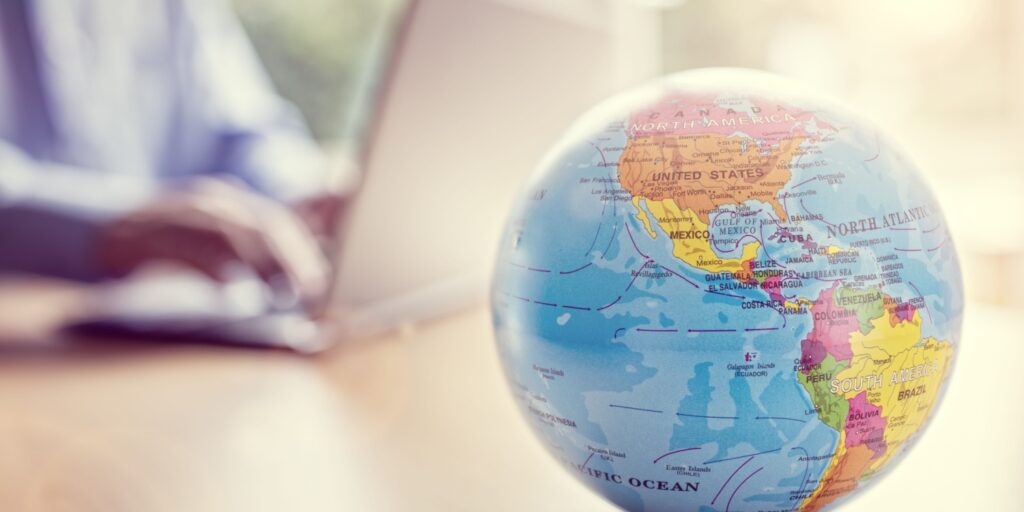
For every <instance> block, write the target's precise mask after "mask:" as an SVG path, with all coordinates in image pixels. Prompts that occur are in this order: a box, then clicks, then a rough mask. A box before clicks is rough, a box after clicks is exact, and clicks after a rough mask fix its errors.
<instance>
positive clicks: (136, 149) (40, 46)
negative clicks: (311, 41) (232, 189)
mask: <svg viewBox="0 0 1024 512" xmlns="http://www.w3.org/2000/svg"><path fill="white" fill-rule="evenodd" d="M325 171H326V168H325V166H324V163H323V159H322V157H321V154H320V152H319V151H318V149H317V147H316V146H315V144H314V143H313V142H312V141H311V139H310V138H309V136H308V134H307V132H306V129H305V127H304V125H303V123H302V120H301V117H300V116H299V115H298V114H297V112H296V111H295V110H294V109H293V108H292V107H291V106H290V105H289V104H287V103H286V102H285V101H283V100H282V99H281V98H280V97H278V96H277V95H276V94H275V93H274V91H273V87H272V86H271V84H270V83H269V81H268V79H267V76H266V75H265V73H264V71H263V69H262V68H261V66H260V64H259V61H258V59H257V57H256V55H255V53H254V52H253V50H252V47H251V45H250V44H249V41H248V39H247V38H246V36H245V34H244V32H243V30H242V28H241V26H240V25H239V23H238V20H237V19H236V18H235V17H234V16H233V14H232V13H231V11H230V8H229V7H228V6H227V5H226V4H225V3H224V2H223V1H222V0H145V1H142V0H140V1H131V2H107V1H101V0H2V1H0V271H17V272H32V273H42V274H48V275H53V276H58V277H65V278H71V279H80V280H93V279H97V278H100V277H102V276H101V275H100V274H99V271H98V268H97V265H96V261H95V258H94V254H96V248H95V244H96V239H97V234H98V232H99V229H100V227H101V226H102V225H103V224H104V223H105V222H107V221H108V220H109V219H111V218H112V217H115V216H117V215H120V214H123V213H125V212H127V211H129V210H131V209H133V208H136V207H138V206H140V205H141V204H143V203H145V202H146V201H147V200H149V199H150V198H152V196H153V195H154V194H155V193H157V192H158V191H159V190H160V189H161V188H163V187H166V186H168V185H169V184H170V183H173V182H174V181H180V180H182V179H183V178H186V177H188V176H195V175H200V174H220V173H223V174H230V175H233V176H235V177H237V178H238V179H241V180H243V181H244V182H246V183H248V184H249V185H250V186H252V187H253V188H254V189H256V190H258V191H260V192H262V193H264V194H267V195H269V196H271V197H274V198H277V199H280V200H282V201H292V200H296V199H300V198H302V197H305V196H308V195H311V194H313V193H315V192H317V191H319V190H322V187H323V186H324V185H325V181H326V175H325Z"/></svg>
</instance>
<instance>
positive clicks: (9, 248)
mask: <svg viewBox="0 0 1024 512" xmlns="http://www.w3.org/2000/svg"><path fill="white" fill-rule="evenodd" d="M155 193H156V186H155V184H154V183H153V182H152V181H150V180H149V179H146V178H144V177H139V176H125V175H115V174H111V173H103V172H101V171H96V170H91V169H79V168H73V167H69V166H63V165H58V164H50V163H45V162H39V161H37V160H35V159H32V158H30V157H29V156H27V155H25V154H24V153H23V152H22V151H20V150H19V149H17V148H15V147H14V146H12V145H10V144H8V143H6V142H4V141H2V140H0V271H3V272H22V273H32V274H43V275H49V276H54V277H60V278H66V279H73V280H79V281H97V280H100V279H103V278H105V277H109V276H110V275H109V273H108V271H107V270H106V269H105V268H103V265H102V264H101V262H100V261H99V258H98V255H99V247H98V244H99V240H100V234H101V231H102V228H103V226H104V225H105V224H106V223H108V222H109V221H110V220H111V219H113V218H116V217H119V216H121V215H124V214H126V213H127V212H129V211H132V210H134V209H136V208H139V207H140V206H142V205H143V204H145V203H146V202H148V201H150V200H151V199H152V198H153V196H154V194H155Z"/></svg>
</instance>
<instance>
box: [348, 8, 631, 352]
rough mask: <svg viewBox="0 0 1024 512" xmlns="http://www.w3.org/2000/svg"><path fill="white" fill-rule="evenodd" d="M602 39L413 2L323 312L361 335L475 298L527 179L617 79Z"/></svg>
mask: <svg viewBox="0 0 1024 512" xmlns="http://www.w3.org/2000/svg"><path fill="white" fill-rule="evenodd" d="M613 54H614V52H613V48H612V37H611V35H610V33H609V31H608V30H607V29H606V28H605V27H602V26H597V25H595V24H593V23H581V22H579V21H574V20H572V19H569V18H565V17H556V16H551V15H550V14H545V13H540V12H537V11H536V10H533V9H527V8H523V7H518V6H516V5H514V4H511V3H509V2H508V1H505V2H495V1H492V0H417V1H414V2H412V3H411V5H410V8H409V11H408V12H407V15H406V16H405V19H404V21H403V22H402V28H401V31H400V35H399V36H398V39H397V42H396V44H395V46H394V48H393V52H392V53H391V56H392V57H391V61H390V65H389V66H388V67H387V68H386V71H385V74H384V75H385V77H386V78H385V80H384V83H383V84H382V86H381V92H380V94H379V97H378V101H377V102H376V104H377V108H376V110H375V111H374V112H373V113H372V114H371V115H372V118H371V119H369V123H368V124H367V130H366V133H367V134H368V138H367V142H366V144H365V146H364V147H363V152H362V157H361V158H360V160H361V162H362V166H363V177H364V179H363V182H362V184H361V187H360V190H359V193H358V194H357V196H356V198H355V200H354V203H353V205H352V206H351V208H350V210H349V212H348V214H347V218H346V220H345V224H346V229H345V232H344V236H343V237H342V241H341V244H340V247H339V248H338V255H337V277H336V282H335V291H334V296H333V298H334V304H335V307H336V308H338V309H339V310H343V311H345V312H346V313H347V315H346V317H347V318H349V319H350V320H349V321H351V319H352V318H358V320H357V321H355V323H356V324H360V326H349V328H347V329H344V330H346V331H349V332H351V331H356V332H358V331H365V330H371V331H372V330H374V328H379V327H385V326H391V325H394V324H395V323H398V322H401V321H415V320H419V319H422V318H425V317H430V316H434V315H437V314H440V313H443V312H446V311H450V310H453V309H456V308H458V307H461V306H465V305H467V304H469V303H472V302H473V301H475V300H480V299H481V298H482V297H483V296H484V294H485V293H486V287H487V283H488V280H489V277H488V276H489V273H490V268H491V264H492V260H493V257H494V253H495V250H496V247H497V244H498V237H499V236H500V231H501V225H502V222H503V221H504V219H505V216H506V215H507V212H508V210H509V209H510V207H511V204H512V201H513V199H514V197H515V196H516V193H517V192H518V190H519V189H520V186H521V183H523V182H524V181H525V179H526V177H527V176H528V175H529V174H530V172H531V171H532V170H533V168H534V166H535V165H536V164H537V162H539V160H540V158H541V157H542V155H543V154H544V153H545V152H546V151H547V149H548V148H549V147H550V146H552V145H553V144H554V143H555V142H556V141H557V140H558V138H559V136H560V135H561V134H562V132H563V131H564V130H565V129H566V128H567V127H568V126H569V124H570V123H571V122H572V121H573V120H574V119H575V117H576V116H577V115H579V114H580V113H582V112H583V111H585V110H586V109H587V108H588V107H589V106H591V105H592V104H593V103H595V102H597V101H598V100H600V99H601V98H603V97H605V96H607V95H608V94H609V93H611V92H612V91H613V90H614V89H615V88H616V86H617V84H619V83H620V80H619V77H617V76H616V73H615V70H614V66H613V62H612V57H613Z"/></svg>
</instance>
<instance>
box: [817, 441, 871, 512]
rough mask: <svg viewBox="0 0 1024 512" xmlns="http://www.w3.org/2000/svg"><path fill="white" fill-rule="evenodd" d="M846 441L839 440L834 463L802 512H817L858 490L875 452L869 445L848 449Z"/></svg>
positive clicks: (823, 476)
mask: <svg viewBox="0 0 1024 512" xmlns="http://www.w3.org/2000/svg"><path fill="white" fill-rule="evenodd" d="M844 437H845V436H844ZM844 445H845V442H844V439H840V440H839V447H838V449H837V450H836V455H835V456H834V457H833V458H832V463H831V464H830V465H829V467H828V469H826V470H825V474H824V475H822V478H821V484H820V485H819V486H818V488H817V489H816V490H815V491H814V494H812V495H811V496H810V497H809V498H807V501H806V502H804V505H803V506H802V507H801V508H800V510H801V512H816V511H818V510H821V509H822V508H824V507H825V506H827V505H828V504H829V503H832V502H833V501H835V500H836V499H838V498H841V497H843V496H845V495H847V494H849V493H850V492H852V491H853V490H854V489H856V488H857V485H858V483H859V482H860V477H861V475H862V474H864V471H865V470H866V469H867V467H868V465H869V464H870V463H871V458H872V457H874V455H875V452H874V451H872V450H871V448H868V446H867V445H864V444H858V445H854V446H851V447H849V448H846V447H845V446H844Z"/></svg>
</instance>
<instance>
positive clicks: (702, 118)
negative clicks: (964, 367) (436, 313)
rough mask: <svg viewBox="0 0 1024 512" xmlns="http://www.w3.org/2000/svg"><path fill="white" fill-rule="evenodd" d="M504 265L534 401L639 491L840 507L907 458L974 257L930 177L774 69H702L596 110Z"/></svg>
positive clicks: (567, 142)
mask: <svg viewBox="0 0 1024 512" xmlns="http://www.w3.org/2000/svg"><path fill="white" fill-rule="evenodd" d="M495 265H496V268H495V275H494V280H493V285H492V292H491V294H492V297H491V303H492V318H493V323H494V328H495V336H496V338H497V346H498V353H499V356H500V358H501V361H502V364H503V367H504V369H505V372H506V376H507V378H508V381H509V384H510V387H511V389H512V391H513V394H514V396H515V400H516V402H517V404H518V405H519V407H520V409H521V411H522V412H523V414H524V416H525V418H526V420H527V422H528V423H529V424H530V426H531V427H532V428H533V430H534V431H535V433H536V434H537V435H538V437H539V439H540V440H541V442H542V443H543V444H544V446H545V447H546V448H547V449H548V451H549V452H551V454H552V455H553V456H554V457H555V459H557V460H558V461H559V464H561V465H562V466H563V467H564V468H565V469H566V470H567V471H569V472H571V473H572V474H573V475H574V476H575V477H576V478H577V479H579V480H580V481H582V482H583V483H584V484H585V485H587V486H588V487H590V488H591V489H593V490H594V491H595V492H597V493H599V494H601V495H603V496H604V497H606V498H607V499H609V500H610V501H611V502H613V503H615V504H616V505H618V506H619V507H622V508H624V509H627V510H636V511H675V510H681V511H724V512H730V511H761V512H769V511H817V510H822V509H826V508H831V507H833V506H836V505H838V504H840V503H842V502H843V501H844V500H847V499H849V498H850V497H851V496H853V495H855V491H857V492H859V491H860V490H861V489H863V488H864V487H866V486H867V484H869V483H871V482H875V481H877V480H878V479H879V476H881V475H883V474H884V473H886V472H887V471H890V470H894V468H897V467H898V464H897V462H898V460H899V459H900V458H901V456H903V455H904V454H905V453H906V451H907V449H908V448H910V447H911V446H912V445H914V443H915V442H916V441H917V440H918V439H919V438H920V436H921V435H922V431H923V429H924V427H925V426H926V425H927V423H928V422H929V420H930V419H931V418H932V416H933V415H934V413H935V410H936V407H937V406H938V404H939V402H940V401H941V397H942V396H943V393H944V392H945V391H946V387H947V385H948V383H949V376H950V373H951V371H952V367H953V363H954V359H955V356H956V354H957V353H958V343H959V337H960V326H961V322H962V313H963V292H962V284H961V277H960V268H959V264H958V261H957V256H956V251H955V248H954V245H953V242H952V240H951V238H950V230H949V227H948V225H947V224H946V222H945V220H944V216H943V213H942V208H941V206H940V205H939V203H938V202H937V201H936V199H935V197H934V196H933V195H932V193H931V191H930V189H929V188H928V186H927V182H926V179H925V177H924V176H923V174H922V172H921V171H919V170H918V169H917V168H916V167H915V166H914V164H913V163H912V162H911V161H910V160H909V159H908V157H907V156H906V155H905V154H904V153H902V152H900V150H899V149H898V148H897V147H896V146H895V145H894V144H893V143H892V142H890V141H889V139H888V138H887V137H886V136H885V135H883V134H882V133H880V132H879V130H878V129H876V128H875V127H874V125H872V124H870V123H869V122H867V121H865V120H863V119H862V118H861V117H859V116H858V115H856V114H854V113H853V112H852V111H851V110H850V109H848V108H847V107H844V106H842V105H840V104H838V103H837V102H835V101H834V100H831V99H827V98H824V97H822V96H820V95H818V94H816V93H813V92H807V91H805V90H804V89H803V88H802V87H800V86H799V85H797V84H794V83H792V82H790V81H788V80H785V79H782V78H779V77H776V76H774V75H769V74H766V73H761V72H755V71H746V70H730V69H714V70H696V71H690V72H685V73H681V74H678V75H674V76H671V77H668V78H665V79H663V80H660V81H658V82H656V83H654V84H652V85H649V86H646V87H642V88H640V89H638V90H636V91H633V92H629V93H625V94H623V95H620V96H618V97H616V98H613V99H611V100H609V101H608V102H606V103H605V104H602V105H600V106H598V107H596V108H595V109H594V110H593V111H591V112H590V113H588V114H586V115H585V116H584V117H583V118H581V120H580V121H579V122H577V124H576V125H575V126H573V127H572V128H571V129H570V130H569V131H568V133H567V134H566V136H565V138H564V140H562V141H560V142H559V143H558V144H557V145H556V146H555V148H554V149H553V150H552V151H551V152H550V153H549V154H548V156H547V157H546V158H545V160H544V161H543V162H542V163H541V164H540V165H539V167H538V169H537V170H536V172H535V173H534V175H533V177H532V178H531V180H530V182H529V184H528V185H527V187H526V190H525V191H524V193H523V197H522V199H521V201H520V202H519V203H518V205H517V206H516V208H515V209H514V211H513V212H512V214H511V215H510V216H509V219H508V223H507V227H506V231H505V234H504V236H503V238H502V245H501V248H500V250H499V254H498V258H497V261H496V264H495ZM882 485H884V484H882ZM921 491H922V492H923V491H925V489H922V490H921Z"/></svg>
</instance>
